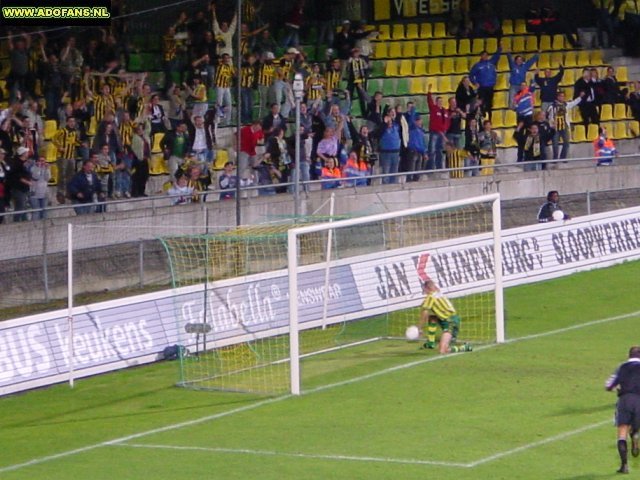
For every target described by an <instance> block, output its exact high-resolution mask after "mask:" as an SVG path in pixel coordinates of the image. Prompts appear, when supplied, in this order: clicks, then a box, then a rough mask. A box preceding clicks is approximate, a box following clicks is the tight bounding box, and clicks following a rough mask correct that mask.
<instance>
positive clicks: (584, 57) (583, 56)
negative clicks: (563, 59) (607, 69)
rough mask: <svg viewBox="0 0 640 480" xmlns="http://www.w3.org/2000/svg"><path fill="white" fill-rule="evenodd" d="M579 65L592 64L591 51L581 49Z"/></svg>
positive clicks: (586, 65) (587, 65)
mask: <svg viewBox="0 0 640 480" xmlns="http://www.w3.org/2000/svg"><path fill="white" fill-rule="evenodd" d="M577 63H578V66H579V67H589V66H591V60H589V51H588V50H580V51H579V52H578V60H577Z"/></svg>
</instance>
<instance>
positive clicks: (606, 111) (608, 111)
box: [600, 103, 613, 122]
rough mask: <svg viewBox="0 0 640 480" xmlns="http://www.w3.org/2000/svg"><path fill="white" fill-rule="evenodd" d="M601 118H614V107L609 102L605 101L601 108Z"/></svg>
mask: <svg viewBox="0 0 640 480" xmlns="http://www.w3.org/2000/svg"><path fill="white" fill-rule="evenodd" d="M600 120H601V121H603V122H609V121H611V120H613V107H612V106H611V104H609V103H605V104H604V105H602V107H601V108H600Z"/></svg>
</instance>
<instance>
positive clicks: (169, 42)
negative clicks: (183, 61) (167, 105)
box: [162, 26, 182, 92]
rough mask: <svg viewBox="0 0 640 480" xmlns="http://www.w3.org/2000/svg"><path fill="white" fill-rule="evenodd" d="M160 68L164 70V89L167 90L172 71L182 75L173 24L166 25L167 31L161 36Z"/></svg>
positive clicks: (170, 82)
mask: <svg viewBox="0 0 640 480" xmlns="http://www.w3.org/2000/svg"><path fill="white" fill-rule="evenodd" d="M162 70H163V71H164V91H165V92H169V85H171V84H172V83H173V77H172V76H173V72H176V73H177V74H178V75H179V76H180V78H181V77H182V70H181V69H180V68H178V42H177V41H176V29H175V28H174V27H173V26H170V27H168V28H167V33H166V34H165V35H164V36H163V37H162ZM180 82H182V80H180Z"/></svg>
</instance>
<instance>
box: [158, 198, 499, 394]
mask: <svg viewBox="0 0 640 480" xmlns="http://www.w3.org/2000/svg"><path fill="white" fill-rule="evenodd" d="M322 220H323V221H318V219H307V220H306V221H305V222H303V223H302V225H300V224H297V225H296V228H293V229H292V228H291V227H292V225H291V224H281V225H266V226H253V227H241V228H237V229H232V230H230V231H227V232H224V233H218V234H213V235H186V236H185V235H182V236H167V237H164V238H162V239H161V240H162V243H163V245H164V246H165V249H166V251H167V253H168V256H169V261H170V266H171V274H172V279H173V284H174V287H175V288H176V290H177V291H176V295H175V297H174V298H176V299H179V300H178V301H176V303H175V307H174V308H175V310H176V312H175V315H176V318H177V323H178V325H177V328H178V330H179V331H180V332H181V334H182V335H183V338H182V340H181V343H182V344H183V345H184V346H185V347H186V348H187V351H183V352H182V355H181V358H180V374H181V379H180V385H182V386H185V387H189V388H196V389H215V390H229V391H246V392H254V393H260V394H280V393H286V392H292V393H294V394H298V393H300V392H301V391H302V390H303V388H302V387H303V386H304V385H306V384H307V382H308V384H309V385H310V386H311V385H316V384H319V383H322V382H325V383H326V382H330V381H336V379H341V378H343V377H341V375H343V373H344V372H342V373H341V370H344V369H345V368H355V369H356V370H357V369H358V368H360V367H362V365H363V364H364V363H368V364H369V365H368V366H367V368H375V365H377V360H381V359H384V358H385V356H389V355H393V357H394V361H398V362H403V361H404V362H407V361H413V360H415V359H416V355H422V356H428V355H435V354H436V353H435V352H434V351H433V350H425V351H422V350H420V346H421V344H422V342H424V340H421V341H420V342H408V341H407V340H406V339H405V338H404V332H405V330H406V328H407V327H408V326H409V325H415V324H417V323H418V319H419V316H420V305H421V303H422V301H423V299H424V295H423V293H422V284H423V283H424V282H425V281H427V280H432V281H434V282H435V283H436V284H437V285H438V286H439V287H440V289H441V290H442V291H443V292H444V293H445V294H446V295H447V297H448V298H450V299H451V300H452V302H453V303H454V306H455V308H456V310H457V312H458V313H459V315H460V317H461V318H462V324H461V329H460V334H459V341H461V342H462V341H465V342H466V341H469V342H472V343H474V344H476V345H477V344H482V343H488V342H495V341H503V340H504V328H503V318H502V282H501V278H502V275H501V274H502V269H501V245H500V204H499V196H498V195H497V194H496V195H488V196H483V197H477V198H473V199H468V200H464V201H457V202H449V203H444V204H440V205H433V206H427V207H421V208H414V209H410V210H404V211H397V212H392V213H386V214H377V215H371V216H365V217H358V218H346V219H336V218H331V219H328V221H327V219H322ZM346 347H353V348H350V349H349V350H344V349H345V348H346ZM330 352H334V353H330ZM344 352H356V353H355V354H354V353H352V354H351V356H348V357H346V356H344V355H343V354H344ZM390 352H391V353H390ZM320 353H324V354H327V355H318V354H320ZM341 355H342V356H341ZM383 363H384V362H380V364H381V365H382V364H383ZM371 365H373V367H371ZM362 368H364V367H362ZM383 368H384V367H383Z"/></svg>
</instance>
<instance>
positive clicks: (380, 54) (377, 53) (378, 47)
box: [373, 42, 389, 58]
mask: <svg viewBox="0 0 640 480" xmlns="http://www.w3.org/2000/svg"><path fill="white" fill-rule="evenodd" d="M373 56H374V57H375V58H387V57H388V56H389V53H388V52H387V42H376V43H374V44H373Z"/></svg>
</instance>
